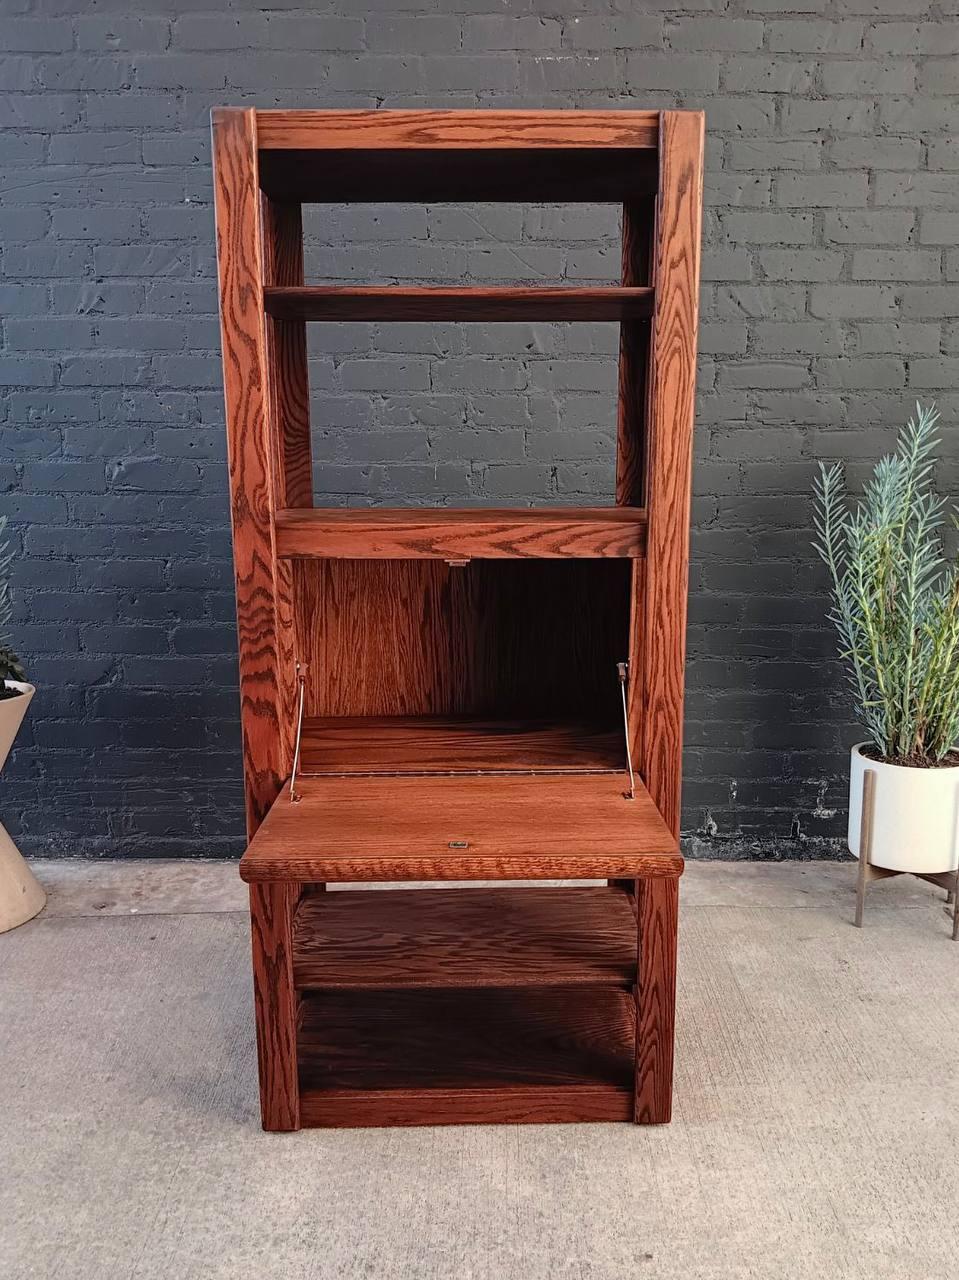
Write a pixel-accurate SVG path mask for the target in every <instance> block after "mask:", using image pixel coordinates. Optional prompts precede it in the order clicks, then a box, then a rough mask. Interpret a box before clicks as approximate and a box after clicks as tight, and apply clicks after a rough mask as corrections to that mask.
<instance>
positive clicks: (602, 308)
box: [263, 285, 655, 322]
mask: <svg viewBox="0 0 959 1280" xmlns="http://www.w3.org/2000/svg"><path fill="white" fill-rule="evenodd" d="M654 299H655V292H654V290H653V289H650V288H647V287H633V286H622V285H603V286H599V287H584V286H571V285H565V286H561V287H556V288H551V287H548V286H542V285H540V286H532V287H529V286H515V285H509V286H505V285H494V286H490V287H483V286H466V287H464V286H446V285H298V286H278V285H274V286H269V287H267V288H265V289H264V290H263V306H264V308H265V310H266V312H267V313H268V314H269V315H271V316H273V318H274V319H276V320H366V321H395V320H431V321H441V320H445V321H469V320H480V321H510V320H544V321H552V320H606V321H614V322H615V321H620V320H648V319H649V317H650V316H651V315H652V314H653V306H654Z"/></svg>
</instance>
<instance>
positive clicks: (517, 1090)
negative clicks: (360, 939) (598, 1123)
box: [298, 988, 636, 1127]
mask: <svg viewBox="0 0 959 1280" xmlns="http://www.w3.org/2000/svg"><path fill="white" fill-rule="evenodd" d="M635 1023H636V1007H635V1002H634V1000H633V997H632V995H631V994H630V993H629V992H626V991H616V990H612V989H599V990H593V989H589V988H579V989H571V990H567V989H556V988H551V989H549V990H546V991H528V990H482V989H480V990H466V991H436V990H426V991H424V990H417V991H399V992H397V991H388V992H382V991H371V992H362V993H357V992H352V991H351V992H342V991H333V992H316V993H311V994H310V995H308V996H307V997H305V998H304V999H303V1001H302V1007H301V1011H300V1027H299V1037H298V1073H299V1090H300V1116H301V1122H302V1123H303V1124H307V1125H321V1126H327V1127H336V1126H346V1125H403V1124H424V1123H428V1124H470V1123H484V1124H489V1123H490V1122H491V1121H500V1122H507V1121H508V1122H512V1123H522V1122H531V1123H544V1122H549V1121H553V1122H568V1121H580V1120H631V1119H632V1118H633V1109H634V1101H633V1094H634V1074H633V1073H634V1069H635V1068H634V1044H635Z"/></svg>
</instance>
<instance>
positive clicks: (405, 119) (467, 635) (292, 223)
mask: <svg viewBox="0 0 959 1280" xmlns="http://www.w3.org/2000/svg"><path fill="white" fill-rule="evenodd" d="M213 139H214V157H215V169H216V184H215V186H216V220H217V249H218V259H219V276H220V304H221V316H222V337H223V363H224V375H225V389H226V407H227V429H228V435H229V460H230V486H231V497H232V517H233V538H234V554H235V563H236V590H237V625H238V635H239V653H240V694H241V705H242V729H243V764H244V776H245V786H246V814H247V827H248V832H249V847H248V849H247V851H246V853H245V855H244V857H243V860H242V862H241V875H242V876H243V878H244V880H246V881H248V882H249V886H250V910H251V916H252V932H253V970H254V979H255V997H256V1024H257V1039H258V1052H259V1070H260V1091H261V1106H262V1117H263V1125H264V1127H265V1128H267V1129H271V1130H289V1129H297V1128H300V1127H302V1126H309V1125H366V1124H434V1123H443V1122H447V1123H457V1122H468V1121H550V1120H553V1121H573V1120H635V1121H637V1122H640V1123H662V1122H665V1121H668V1119H669V1116H670V1105H671V1094H672V1068H673V1016H674V1000H675V962H676V927H677V907H678V881H679V876H680V874H681V872H682V867H683V863H682V858H681V857H680V854H679V851H678V832H679V797H680V752H681V731H682V706H683V664H684V630H685V613H686V593H687V554H688V551H687V549H688V526H689V487H690V459H691V449H692V425H693V397H694V378H695V356H696V327H697V295H698V287H699V244H700V222H701V188H702V148H703V120H702V116H701V114H699V113H698V112H672V111H666V112H655V111H596V112H594V111H437V112H432V111H405V112H400V111H375V112H374V111H329V112H327V111H254V110H233V109H223V110H217V111H215V112H214V113H213ZM444 200H449V201H471V200H484V201H490V200H493V201H497V200H498V201H588V202H594V201H614V202H616V203H619V204H621V205H622V211H623V222H622V226H623V268H622V282H621V284H619V285H616V286H610V287H605V288H593V287H591V288H574V287H563V288H541V287H533V286H530V287H510V288H502V287H501V288H473V287H469V288H467V287H461V288H459V287H458V288H450V287H433V288H423V287H416V288H413V287H405V286H367V287H355V288H353V287H350V288H345V287H327V286H322V285H307V284H305V282H304V275H303V243H302V223H301V206H302V204H303V203H306V202H310V201H322V202H350V201H373V202H386V201H403V202H417V201H422V202H430V203H432V202H438V201H444ZM314 320H325V321H331V320H333V321H342V322H343V323H344V324H348V323H349V322H351V321H387V320H389V321H403V320H416V321H420V322H423V321H436V322H447V321H493V320H496V321H504V320H506V321H508V320H543V321H555V320H594V321H610V320H612V321H618V322H619V323H620V327H621V342H620V357H619V389H618V410H617V447H616V495H615V498H616V505H615V506H609V507H594V508H575V509H564V508H557V507H549V508H529V509H509V510H483V509H468V510H462V509H461V510H453V509H449V508H441V509H422V508H421V509H410V508H404V509H384V508H375V507H373V508H365V509H362V510H352V509H351V510H346V509H336V510H323V509H318V508H316V507H315V506H314V503H313V481H312V461H311V441H310V421H309V393H308V385H307V355H306V350H307V346H306V329H307V326H308V325H309V324H310V322H311V321H314ZM597 879H599V880H601V881H604V882H605V883H604V884H602V885H601V886H600V887H596V886H595V885H591V886H582V885H560V886H557V885H555V884H547V885H539V886H537V885H535V884H534V885H532V886H531V885H528V884H526V885H522V886H520V885H516V884H511V882H515V881H527V882H528V881H534V882H535V881H555V880H564V881H577V880H580V881H582V880H593V881H595V880H597ZM475 880H481V881H486V882H494V884H493V886H492V887H490V886H489V885H487V886H484V887H455V886H454V884H453V882H456V881H475ZM410 881H443V882H450V885H449V887H443V888H440V889H436V888H431V889H430V888H427V889H423V888H420V889H416V888H408V887H404V883H403V882H410ZM344 882H346V883H349V884H351V885H353V886H356V885H363V884H364V883H382V882H388V883H390V884H392V885H393V886H394V887H392V888H388V889H385V890H384V889H378V890H376V891H372V890H370V889H368V888H363V887H359V888H357V887H352V888H349V889H346V890H337V891H336V892H326V888H327V886H330V885H335V884H337V883H339V884H342V883H344Z"/></svg>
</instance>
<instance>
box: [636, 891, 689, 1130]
mask: <svg viewBox="0 0 959 1280" xmlns="http://www.w3.org/2000/svg"><path fill="white" fill-rule="evenodd" d="M636 895H637V896H636V906H637V920H638V926H639V964H638V968H637V978H636V1112H635V1120H636V1123H637V1124H668V1123H669V1120H670V1117H671V1115H672V1105H673V1043H674V1038H675V1034H674V1033H675V1019H676V931H677V928H678V924H679V915H678V913H679V880H678V879H672V878H670V879H666V878H654V879H648V880H639V881H637V884H636Z"/></svg>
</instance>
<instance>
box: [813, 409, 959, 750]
mask: <svg viewBox="0 0 959 1280" xmlns="http://www.w3.org/2000/svg"><path fill="white" fill-rule="evenodd" d="M938 419H939V414H938V413H937V412H936V409H935V406H930V407H929V408H923V407H922V406H921V405H919V404H917V405H916V415H915V417H914V418H910V420H909V422H908V424H907V425H906V426H905V427H904V428H903V430H902V431H901V433H900V436H899V443H898V447H897V449H896V452H895V453H894V454H892V455H891V456H889V457H885V458H882V459H881V460H880V461H879V462H878V463H877V464H876V467H875V470H874V473H873V478H872V479H871V480H870V481H869V483H868V484H867V485H866V487H865V491H864V493H863V497H862V500H861V501H860V502H858V503H857V504H856V506H855V507H854V508H853V509H850V506H849V504H848V502H847V498H846V487H845V474H844V470H843V467H842V464H840V463H836V464H834V465H833V466H829V467H826V466H824V465H823V464H822V463H820V465H819V476H818V477H817V479H816V482H815V506H816V517H815V526H816V533H817V535H818V536H817V539H816V541H815V542H814V544H813V545H814V547H815V549H816V550H817V551H818V553H819V555H820V556H821V557H822V559H823V560H824V561H825V563H826V565H827V566H828V568H829V573H830V577H831V579H832V593H831V594H832V606H833V607H832V610H831V612H830V615H829V616H830V619H831V621H832V622H833V623H834V624H835V626H836V629H837V631H838V633H839V640H840V656H841V657H842V659H843V661H844V663H845V665H846V671H847V675H848V679H849V683H850V685H851V686H852V690H853V693H854V696H855V700H856V704H857V710H858V714H859V718H860V720H861V721H862V724H863V725H864V727H865V728H866V730H867V732H868V733H869V736H870V738H871V739H872V743H873V745H874V747H875V749H876V751H877V752H878V753H879V755H880V756H881V757H882V759H883V760H885V761H887V762H889V763H891V764H902V765H914V766H929V765H935V764H939V763H941V762H944V761H946V760H947V758H948V760H949V762H951V753H952V752H954V750H955V749H956V746H957V743H959V560H955V561H953V562H952V563H947V562H946V560H945V556H944V550H943V544H942V539H941V529H942V526H943V524H944V522H945V516H946V500H945V499H944V498H939V497H937V496H936V494H935V492H934V491H933V489H932V466H933V455H934V453H935V449H936V445H937V444H938V437H937V435H936V423H937V422H938ZM955 518H956V517H955V514H954V515H953V519H954V520H955ZM957 523H959V522H957Z"/></svg>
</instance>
